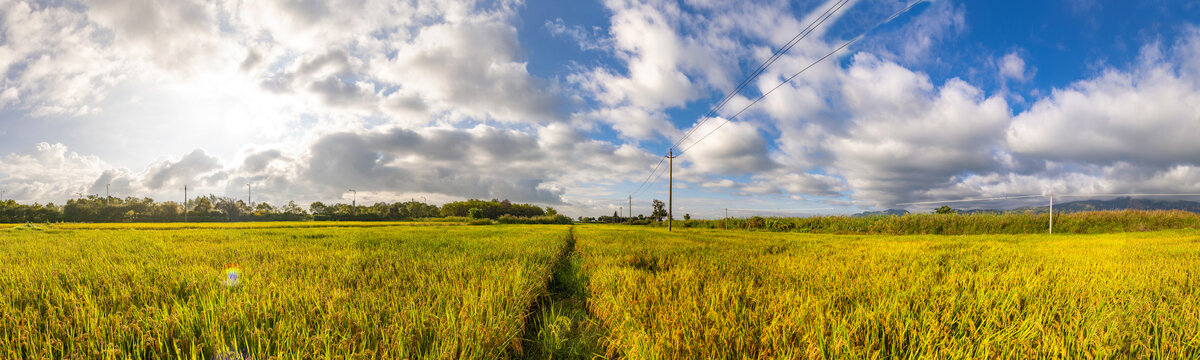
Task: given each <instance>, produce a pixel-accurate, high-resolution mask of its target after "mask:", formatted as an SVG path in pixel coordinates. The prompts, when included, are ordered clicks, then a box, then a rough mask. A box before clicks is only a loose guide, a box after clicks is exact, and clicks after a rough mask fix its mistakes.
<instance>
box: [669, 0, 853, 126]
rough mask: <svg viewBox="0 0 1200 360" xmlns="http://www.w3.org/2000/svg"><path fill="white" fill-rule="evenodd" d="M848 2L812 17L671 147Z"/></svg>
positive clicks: (839, 3) (846, 0)
mask: <svg viewBox="0 0 1200 360" xmlns="http://www.w3.org/2000/svg"><path fill="white" fill-rule="evenodd" d="M849 2H850V1H849V0H842V1H839V2H837V3H835V4H833V6H830V7H829V8H828V9H825V12H824V13H822V14H821V16H818V17H817V18H816V19H813V21H812V22H811V23H809V24H808V26H807V27H805V28H804V29H803V30H800V32H799V33H797V34H796V36H794V37H792V39H791V40H789V41H788V42H787V43H786V44H784V46H782V47H780V48H779V49H778V50H776V51H775V53H773V54H771V57H770V58H768V59H767V60H765V61H763V63H762V64H760V65H759V66H758V69H755V70H754V71H753V72H751V73H750V75H748V76H747V77H746V78H745V79H743V80H742V82H741V83H740V84H738V86H737V88H735V89H733V91H730V92H729V94H726V95H725V97H724V98H723V99H721V101H720V102H718V103H717V105H716V106H713V108H712V109H710V110H709V111H708V112H707V113H705V114H704V116H703V117H701V118H700V121H698V122H697V123H696V125H695V126H693V127H692V129H691V130H688V132H687V133H686V134H684V135H683V137H681V138H679V141H676V142H675V143H674V144H672V145H671V147H673V148H678V147H679V145H680V144H683V142H684V140H686V139H687V138H688V137H689V136H691V135H692V134H693V133H694V132H695V131H696V130H697V129H699V128H700V126H702V125H704V123H705V122H707V121H708V120H709V119H712V118H713V117H715V116H716V115H717V112H719V111H720V110H721V108H723V107H725V104H727V103H728V102H729V101H730V100H732V99H733V98H734V97H735V96H737V94H738V93H740V92H741V91H742V90H743V89H745V88H746V86H747V85H749V84H750V83H751V82H752V81H754V79H757V78H758V76H759V75H762V73H763V72H766V70H767V67H770V66H771V65H772V64H774V63H775V61H777V60H779V59H780V58H782V57H783V54H785V53H787V52H788V50H791V49H792V47H794V46H796V44H799V43H800V41H803V40H804V39H805V38H807V37H808V35H810V34H812V33H813V31H816V29H817V26H820V25H821V24H823V23H825V21H826V20H828V19H829V18H830V17H833V14H835V13H837V12H838V10H841V8H842V7H843V6H845V5H846V4H847V3H849Z"/></svg>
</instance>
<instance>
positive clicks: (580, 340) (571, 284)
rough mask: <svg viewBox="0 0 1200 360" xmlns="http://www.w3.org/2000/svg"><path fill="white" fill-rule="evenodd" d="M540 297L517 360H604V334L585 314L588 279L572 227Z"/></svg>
mask: <svg viewBox="0 0 1200 360" xmlns="http://www.w3.org/2000/svg"><path fill="white" fill-rule="evenodd" d="M569 236H570V238H569V239H567V245H566V246H565V247H564V249H563V252H562V254H560V256H559V258H558V260H557V262H556V263H555V266H554V274H553V276H552V277H551V279H550V283H549V284H548V285H547V287H546V289H547V292H548V294H546V295H544V296H541V297H539V298H538V299H537V301H535V302H534V303H533V304H531V305H530V308H529V312H528V313H527V314H528V315H527V316H528V318H527V321H526V322H525V334H524V336H523V337H522V341H521V348H522V351H521V353H520V354H513V355H514V356H513V358H516V359H593V358H595V357H596V356H600V357H603V355H604V349H603V347H602V346H601V345H602V344H601V342H602V341H603V336H604V334H607V331H606V330H605V329H604V328H603V326H602V325H601V323H600V322H599V321H598V320H596V319H595V318H594V317H592V315H591V314H590V313H589V312H588V310H587V278H586V275H585V274H584V273H583V271H582V270H581V265H582V258H581V256H580V254H579V253H578V252H576V251H575V241H576V239H575V231H574V227H572V228H571V229H570V230H569Z"/></svg>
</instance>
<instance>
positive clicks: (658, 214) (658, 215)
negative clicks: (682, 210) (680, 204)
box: [650, 199, 667, 221]
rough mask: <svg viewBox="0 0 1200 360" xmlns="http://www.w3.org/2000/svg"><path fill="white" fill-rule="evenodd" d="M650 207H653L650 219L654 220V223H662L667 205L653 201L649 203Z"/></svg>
mask: <svg viewBox="0 0 1200 360" xmlns="http://www.w3.org/2000/svg"><path fill="white" fill-rule="evenodd" d="M651 205H653V206H654V212H651V213H650V217H651V218H654V221H662V219H663V218H665V217H667V209H666V207H667V204H664V203H663V202H662V201H659V200H658V199H655V200H654V201H653V202H651Z"/></svg>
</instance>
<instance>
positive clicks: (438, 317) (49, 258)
mask: <svg viewBox="0 0 1200 360" xmlns="http://www.w3.org/2000/svg"><path fill="white" fill-rule="evenodd" d="M155 225H159V224H155ZM205 225H208V224H205ZM255 225H257V224H255ZM140 226H141V225H134V226H132V228H141V227H140ZM212 226H216V225H212ZM113 227H116V228H120V227H121V226H115V225H114V226H113ZM567 234H568V228H567V227H562V226H490V227H465V226H438V227H423V226H398V227H397V226H391V227H322V228H262V229H258V228H254V229H238V228H233V229H231V228H228V227H226V228H220V227H218V228H216V229H175V230H171V231H141V230H131V229H122V230H69V229H61V228H55V229H45V228H36V227H35V228H15V229H6V230H3V231H0V264H4V265H3V267H0V289H3V292H2V293H0V358H5V359H23V358H24V359H42V358H56V359H57V358H87V359H92V358H104V359H107V358H111V359H193V358H195V359H214V358H224V359H235V358H236V359H243V358H254V359H270V358H280V359H314V358H320V359H344V358H393V359H399V358H475V359H491V358H496V357H504V356H507V354H508V353H509V352H511V351H513V347H514V346H517V347H519V344H520V341H519V336H520V335H521V334H522V332H523V328H524V322H525V312H526V310H527V308H528V306H529V304H531V303H532V302H533V301H534V299H535V298H536V297H537V296H539V295H541V294H544V293H545V291H546V290H545V286H546V284H547V281H548V279H549V276H550V274H551V267H552V265H553V263H554V261H555V259H556V258H557V257H558V256H559V254H560V253H561V251H562V249H563V247H564V246H565V245H566V243H567V242H566V238H567ZM233 264H236V265H237V268H238V269H239V270H240V278H239V283H238V284H237V285H236V286H232V287H231V286H227V285H226V284H225V283H224V282H223V281H224V279H225V269H226V268H227V267H229V266H230V265H233Z"/></svg>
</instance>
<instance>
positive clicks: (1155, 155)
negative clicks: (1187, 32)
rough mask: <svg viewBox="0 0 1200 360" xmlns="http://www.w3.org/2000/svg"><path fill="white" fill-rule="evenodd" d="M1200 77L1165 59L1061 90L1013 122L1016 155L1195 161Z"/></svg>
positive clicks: (1105, 160)
mask: <svg viewBox="0 0 1200 360" xmlns="http://www.w3.org/2000/svg"><path fill="white" fill-rule="evenodd" d="M1195 134H1200V82H1197V80H1196V79H1186V78H1182V77H1180V76H1179V74H1178V73H1176V72H1175V71H1174V70H1173V68H1172V67H1170V66H1168V65H1165V64H1147V65H1144V66H1143V67H1142V68H1140V69H1136V70H1134V71H1132V72H1121V71H1115V70H1109V71H1106V72H1105V73H1104V74H1103V75H1100V76H1099V77H1097V78H1094V79H1089V80H1085V81H1080V82H1077V83H1075V84H1072V85H1071V86H1070V87H1068V88H1064V89H1055V90H1054V91H1053V92H1052V93H1051V95H1050V96H1049V97H1047V98H1043V99H1040V100H1038V101H1037V102H1036V103H1035V104H1034V105H1033V107H1031V108H1030V110H1029V111H1026V112H1024V113H1022V114H1020V115H1018V116H1017V117H1016V118H1015V119H1014V121H1013V123H1012V126H1011V127H1009V128H1008V129H1007V133H1006V139H1007V142H1008V146H1009V147H1010V148H1011V149H1012V151H1013V152H1014V153H1016V154H1020V155H1024V156H1028V157H1035V158H1040V159H1049V160H1057V161H1073V162H1080V163H1085V164H1098V165H1105V164H1112V163H1116V162H1122V161H1124V162H1135V163H1144V164H1158V165H1172V164H1177V163H1180V162H1186V163H1194V162H1195V161H1196V160H1195V159H1194V156H1195V154H1197V153H1200V142H1198V141H1196V139H1195Z"/></svg>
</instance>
